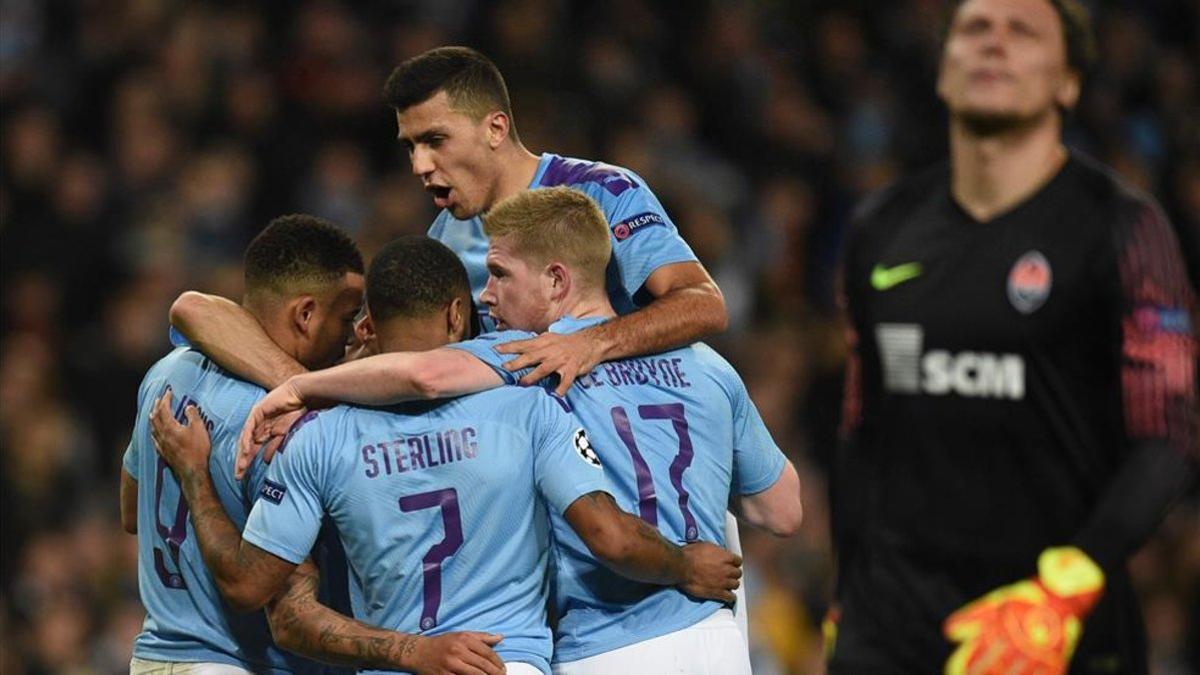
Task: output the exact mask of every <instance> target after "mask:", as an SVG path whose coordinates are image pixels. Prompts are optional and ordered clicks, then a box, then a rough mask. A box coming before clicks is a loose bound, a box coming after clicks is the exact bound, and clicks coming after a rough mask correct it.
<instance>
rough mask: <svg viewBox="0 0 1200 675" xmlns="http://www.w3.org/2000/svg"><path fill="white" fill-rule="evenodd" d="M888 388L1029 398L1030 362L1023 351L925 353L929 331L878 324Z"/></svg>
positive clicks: (930, 351) (892, 389)
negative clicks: (1027, 365)
mask: <svg viewBox="0 0 1200 675" xmlns="http://www.w3.org/2000/svg"><path fill="white" fill-rule="evenodd" d="M875 338H876V340H877V341H878V343H879V359H880V362H881V366H882V368H883V386H884V388H885V389H887V390H888V391H889V392H892V393H896V394H930V395H934V396H943V395H946V394H958V395H959V396H969V397H980V398H1000V399H1011V400H1014V401H1019V400H1021V399H1023V398H1025V360H1024V359H1023V358H1021V356H1020V355H1019V354H991V353H988V352H972V351H965V352H959V353H957V354H952V353H950V352H948V351H946V350H944V349H932V350H929V351H928V352H926V351H924V349H923V347H924V340H925V331H924V330H923V329H922V328H921V327H920V326H918V325H916V324H906V323H881V324H879V325H878V326H876V327H875Z"/></svg>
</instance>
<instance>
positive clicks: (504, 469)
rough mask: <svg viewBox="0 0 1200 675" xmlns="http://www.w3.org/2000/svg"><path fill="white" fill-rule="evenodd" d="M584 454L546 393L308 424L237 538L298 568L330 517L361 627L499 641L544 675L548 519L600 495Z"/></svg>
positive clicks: (291, 442)
mask: <svg viewBox="0 0 1200 675" xmlns="http://www.w3.org/2000/svg"><path fill="white" fill-rule="evenodd" d="M589 447H590V443H589V442H588V439H587V435H586V434H585V433H584V431H583V430H582V429H581V428H580V426H579V424H578V422H576V421H575V419H574V418H573V417H572V416H571V415H570V414H569V413H568V412H567V410H566V404H565V402H563V401H562V400H561V399H558V398H557V397H555V396H553V395H552V394H551V393H550V392H546V391H543V390H541V389H520V388H516V387H503V388H500V389H496V390H493V391H488V392H483V393H479V394H473V395H471V396H464V397H461V398H456V399H451V400H448V401H439V402H436V403H432V404H431V403H413V404H406V405H403V406H396V407H392V408H387V409H366V408H352V407H346V406H342V407H338V408H334V409H332V410H328V411H323V412H320V413H309V415H308V417H306V418H305V419H304V420H303V421H302V422H301V423H300V424H299V425H298V427H297V428H296V430H295V431H294V433H293V435H292V436H291V437H290V438H289V439H288V440H287V442H286V446H285V449H284V451H283V453H282V455H281V456H280V458H278V459H276V460H275V461H274V462H273V463H272V466H271V468H270V470H269V473H268V478H267V480H266V481H265V482H264V483H263V492H262V495H263V496H262V498H261V499H260V500H259V501H258V503H257V504H256V506H255V508H254V510H253V511H252V512H251V514H250V518H249V522H248V524H247V527H246V531H245V535H244V536H245V539H246V541H248V542H250V543H252V544H254V545H255V546H258V547H260V548H262V549H264V550H266V551H269V552H271V553H273V554H275V555H277V556H279V557H281V558H284V559H285V560H289V561H292V562H297V563H298V562H300V561H301V560H303V558H304V556H305V554H306V553H307V551H308V549H309V547H310V546H311V544H312V541H313V538H314V537H316V535H317V530H318V528H319V525H320V522H321V515H322V514H323V513H327V514H328V515H329V516H330V518H331V519H332V521H333V522H334V523H335V524H336V525H337V528H338V530H339V532H340V533H341V537H342V541H343V543H344V544H345V550H346V557H347V560H348V563H349V568H350V576H351V579H352V585H354V586H355V588H356V590H357V593H355V594H353V595H354V600H355V602H356V606H355V608H354V613H355V616H356V617H358V618H360V619H361V620H363V621H366V622H367V623H370V624H373V625H376V626H381V627H383V628H388V629H393V630H399V631H403V632H409V633H423V634H430V635H436V634H440V633H445V632H450V631H460V630H476V631H488V632H493V633H500V634H503V635H504V639H503V641H502V642H500V644H498V645H497V646H496V647H495V650H496V652H497V654H499V655H500V657H501V658H503V659H504V660H505V661H519V662H526V663H529V664H531V665H533V666H535V667H537V668H539V669H541V670H542V671H543V672H545V673H549V659H550V652H551V639H550V629H549V626H548V624H547V619H546V601H547V593H548V586H547V584H548V553H549V548H550V538H549V523H548V521H547V517H546V516H547V511H549V512H550V513H552V514H554V515H555V516H556V517H560V516H561V514H562V513H563V512H564V511H566V509H567V508H568V507H569V506H570V505H571V504H572V503H573V502H574V501H575V500H576V499H577V498H578V497H580V496H582V495H585V494H587V493H589V492H594V491H605V492H607V491H609V488H608V483H607V480H606V479H605V474H604V471H603V469H602V468H601V467H600V465H599V463H598V462H594V461H592V459H591V458H590V457H589V456H588V455H587V452H586V449H587V448H589Z"/></svg>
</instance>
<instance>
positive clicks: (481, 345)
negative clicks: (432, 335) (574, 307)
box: [446, 330, 537, 384]
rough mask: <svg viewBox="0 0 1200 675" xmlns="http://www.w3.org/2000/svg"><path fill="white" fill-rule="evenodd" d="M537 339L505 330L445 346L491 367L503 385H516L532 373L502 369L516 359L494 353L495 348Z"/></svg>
mask: <svg viewBox="0 0 1200 675" xmlns="http://www.w3.org/2000/svg"><path fill="white" fill-rule="evenodd" d="M533 337H537V335H536V334H534V333H528V332H525V331H521V330H505V331H499V332H496V333H488V334H486V335H480V336H479V337H477V338H475V339H472V340H465V341H463V342H455V343H454V344H449V345H446V346H447V347H449V348H450V349H461V350H462V351H464V352H467V353H469V354H471V355H472V356H474V357H475V358H477V359H479V360H480V361H483V362H484V363H486V364H487V365H489V366H491V368H492V370H494V371H496V373H497V374H498V375H499V376H500V379H502V380H504V383H505V384H516V383H517V381H519V380H520V379H521V378H522V377H524V376H525V375H526V374H527V373H529V372H532V370H533V369H532V368H525V369H523V370H518V371H514V372H511V373H510V372H509V371H507V370H505V369H504V364H505V363H508V362H509V361H511V360H513V359H515V358H517V355H516V354H501V353H500V352H498V351H496V348H497V347H499V346H500V345H502V344H505V343H507V342H515V341H517V340H528V339H530V338H533Z"/></svg>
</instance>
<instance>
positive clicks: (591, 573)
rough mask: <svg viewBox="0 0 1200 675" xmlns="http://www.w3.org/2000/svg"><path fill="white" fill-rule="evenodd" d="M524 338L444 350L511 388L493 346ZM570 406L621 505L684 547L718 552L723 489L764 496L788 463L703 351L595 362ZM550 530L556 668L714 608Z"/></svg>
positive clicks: (505, 336)
mask: <svg viewBox="0 0 1200 675" xmlns="http://www.w3.org/2000/svg"><path fill="white" fill-rule="evenodd" d="M602 321H603V319H588V320H578V319H573V318H569V317H568V318H564V319H562V320H560V321H558V322H557V323H555V324H554V325H553V326H551V327H550V330H551V331H552V332H555V333H573V332H575V331H578V330H582V329H584V328H587V327H589V326H594V325H596V324H597V323H601V322H602ZM531 336H532V334H531V333H526V332H523V331H503V332H500V333H493V334H489V335H484V336H481V337H479V338H476V339H475V340H470V341H468V342H460V343H458V344H454V345H450V346H451V347H454V348H458V349H463V350H466V351H468V352H470V353H472V354H474V355H475V356H477V357H478V358H479V359H480V360H482V361H483V362H485V363H487V364H488V365H490V366H492V367H493V368H494V369H495V370H496V372H497V373H499V374H500V375H501V377H503V378H504V380H505V381H506V382H508V383H510V384H513V383H515V382H516V381H517V379H518V378H519V377H520V376H521V375H523V374H524V373H521V372H517V373H509V372H508V371H506V370H504V369H503V368H502V367H500V366H501V364H503V363H504V362H505V361H508V360H510V359H512V358H514V355H511V354H500V353H498V352H497V351H496V350H495V347H496V346H498V345H499V344H502V343H504V342H509V341H512V340H520V339H525V338H528V337H531ZM526 372H527V371H526ZM567 401H568V402H569V403H570V404H571V406H572V408H573V409H574V413H575V415H576V416H577V417H578V419H579V420H580V422H581V423H582V425H583V426H584V427H585V428H586V429H587V430H588V434H589V435H590V437H591V441H592V446H593V448H594V450H595V452H596V454H597V455H599V459H600V461H601V462H603V464H604V468H605V472H606V473H607V474H608V477H609V480H610V481H611V482H612V484H613V489H614V490H616V497H617V503H618V504H619V505H620V506H621V508H623V509H625V510H626V511H628V512H630V513H632V514H634V515H640V516H641V518H642V519H643V520H645V521H646V522H648V523H650V524H651V525H654V526H656V527H657V528H658V530H659V532H661V533H662V535H663V536H664V537H666V538H667V539H670V540H672V541H675V542H677V543H680V544H684V543H687V542H693V541H708V542H713V543H716V544H720V545H722V546H724V545H725V512H726V509H727V508H728V504H729V496H730V492H731V491H732V493H733V494H736V495H747V494H754V493H756V492H761V491H762V490H765V489H767V488H769V487H771V486H772V485H774V483H775V481H776V480H778V479H779V476H780V475H781V473H782V472H783V468H784V465H785V464H786V462H787V460H786V459H785V458H784V456H783V453H782V452H780V450H779V447H778V446H777V445H776V444H775V442H774V440H772V438H771V435H770V433H769V432H768V431H767V428H766V425H765V424H763V421H762V418H761V417H760V416H759V414H758V410H757V409H756V408H755V407H754V403H753V402H752V401H751V400H750V396H749V394H748V393H747V392H746V387H745V385H744V384H743V383H742V380H741V378H740V377H738V374H737V372H736V371H734V369H733V367H732V366H730V365H729V363H728V362H726V361H725V359H723V358H721V357H720V356H719V355H718V354H717V353H716V352H714V351H713V350H712V349H710V348H709V347H708V346H706V345H704V344H701V343H695V344H693V345H691V346H688V347H685V348H682V349H676V350H672V351H669V352H664V353H662V354H656V355H653V356H644V357H638V358H631V359H622V360H619V361H610V362H607V363H602V364H600V365H599V366H598V367H597V368H596V369H595V370H593V371H592V372H591V373H589V374H587V375H584V376H581V377H579V378H578V379H576V380H575V384H574V385H572V387H571V389H570V391H568V392H567ZM552 524H553V527H554V536H555V541H556V544H557V547H556V553H557V555H556V558H557V559H556V574H557V577H556V580H555V588H554V595H555V603H556V606H557V608H558V617H559V621H558V629H557V633H556V636H555V645H554V661H555V662H556V663H557V662H565V661H576V660H578V659H582V658H586V657H588V656H594V655H596V654H602V653H604V652H608V651H612V650H614V649H618V648H620V647H624V646H626V645H630V644H634V643H637V642H642V641H645V640H649V639H651V638H655V637H658V636H660V635H665V634H667V633H671V632H674V631H677V630H681V629H683V628H686V627H688V626H691V625H693V624H695V623H697V622H699V621H701V620H702V619H704V618H706V617H708V616H709V615H711V614H712V613H713V612H715V611H716V610H717V609H718V608H719V607H720V604H719V603H717V602H712V601H701V600H696V599H693V598H690V597H688V596H687V595H684V594H683V593H682V592H680V591H678V590H676V589H674V588H666V587H662V586H651V585H647V584H640V583H637V582H634V581H629V580H628V579H625V578H623V577H621V576H619V575H617V574H615V573H613V572H611V571H609V570H608V569H606V568H605V567H604V566H603V565H601V564H600V563H599V562H597V561H596V560H595V558H593V557H592V555H591V554H590V553H589V552H588V549H587V547H586V546H584V544H583V542H582V541H580V539H579V538H578V537H577V536H576V535H575V533H574V532H573V531H572V530H571V529H570V528H569V527H568V526H567V525H566V523H565V522H563V520H562V519H561V518H552Z"/></svg>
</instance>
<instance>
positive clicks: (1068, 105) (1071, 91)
mask: <svg viewBox="0 0 1200 675" xmlns="http://www.w3.org/2000/svg"><path fill="white" fill-rule="evenodd" d="M1081 89H1082V78H1081V77H1080V76H1079V73H1077V72H1075V71H1074V70H1068V71H1067V72H1066V75H1064V76H1063V81H1062V82H1060V83H1059V85H1058V91H1057V92H1056V93H1055V95H1054V102H1055V103H1057V104H1058V107H1059V109H1060V110H1074V109H1075V104H1076V103H1078V102H1079V92H1080V90H1081Z"/></svg>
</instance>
